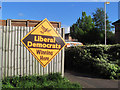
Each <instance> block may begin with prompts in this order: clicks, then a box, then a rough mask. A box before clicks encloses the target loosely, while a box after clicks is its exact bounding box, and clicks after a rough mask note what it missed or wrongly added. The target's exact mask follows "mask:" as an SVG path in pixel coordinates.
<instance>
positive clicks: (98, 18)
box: [93, 8, 111, 31]
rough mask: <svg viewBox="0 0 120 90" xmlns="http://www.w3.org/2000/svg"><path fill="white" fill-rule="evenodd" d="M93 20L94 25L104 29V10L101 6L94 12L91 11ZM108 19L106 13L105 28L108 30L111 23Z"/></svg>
mask: <svg viewBox="0 0 120 90" xmlns="http://www.w3.org/2000/svg"><path fill="white" fill-rule="evenodd" d="M93 21H94V22H95V26H96V27H97V28H98V29H99V30H100V31H102V30H105V12H104V10H103V8H97V10H96V11H95V12H93ZM110 23H111V22H110V21H109V20H108V15H107V14H106V30H108V31H109V30H110V28H111V25H110Z"/></svg>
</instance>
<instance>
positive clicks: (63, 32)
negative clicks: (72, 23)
mask: <svg viewBox="0 0 120 90" xmlns="http://www.w3.org/2000/svg"><path fill="white" fill-rule="evenodd" d="M62 37H63V39H65V29H64V28H62ZM63 76H64V48H63V50H62V77H63Z"/></svg>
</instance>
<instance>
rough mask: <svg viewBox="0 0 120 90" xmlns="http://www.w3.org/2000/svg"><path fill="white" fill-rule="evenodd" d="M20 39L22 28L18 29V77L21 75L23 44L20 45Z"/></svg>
mask: <svg viewBox="0 0 120 90" xmlns="http://www.w3.org/2000/svg"><path fill="white" fill-rule="evenodd" d="M20 38H21V30H20V26H19V27H18V68H17V69H18V75H21V68H20V67H21V46H20V45H21V44H20Z"/></svg>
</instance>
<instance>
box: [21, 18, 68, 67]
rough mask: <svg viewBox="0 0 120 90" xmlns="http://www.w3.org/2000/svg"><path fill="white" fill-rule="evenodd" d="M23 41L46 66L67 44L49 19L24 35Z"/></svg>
mask: <svg viewBox="0 0 120 90" xmlns="http://www.w3.org/2000/svg"><path fill="white" fill-rule="evenodd" d="M21 42H22V43H23V44H24V45H25V47H26V48H27V49H28V50H29V51H30V52H31V53H32V55H33V56H34V57H35V58H36V59H37V60H38V62H39V63H40V64H41V65H42V66H43V67H44V68H45V67H46V66H47V65H48V64H49V63H50V62H51V61H52V59H53V58H54V57H55V56H56V55H57V54H58V53H59V52H60V50H62V49H63V47H65V45H66V44H65V41H64V40H63V38H62V37H61V36H60V35H59V34H58V33H57V32H56V30H55V29H54V27H53V26H52V24H51V23H50V22H49V21H48V20H47V19H44V20H43V21H42V22H41V23H40V24H38V25H37V26H36V27H35V28H34V29H33V30H31V31H30V32H29V33H28V34H27V35H26V36H25V37H23V39H22V40H21Z"/></svg>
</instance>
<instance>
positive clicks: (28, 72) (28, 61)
mask: <svg viewBox="0 0 120 90" xmlns="http://www.w3.org/2000/svg"><path fill="white" fill-rule="evenodd" d="M27 33H29V27H27ZM27 75H30V52H29V51H28V50H27Z"/></svg>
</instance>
